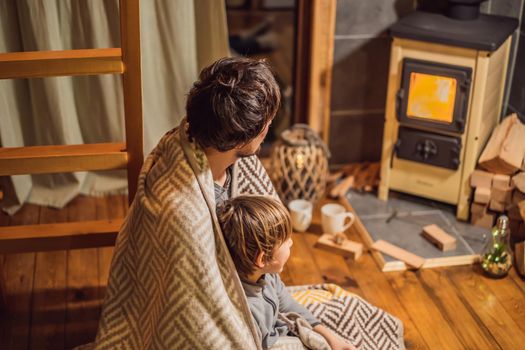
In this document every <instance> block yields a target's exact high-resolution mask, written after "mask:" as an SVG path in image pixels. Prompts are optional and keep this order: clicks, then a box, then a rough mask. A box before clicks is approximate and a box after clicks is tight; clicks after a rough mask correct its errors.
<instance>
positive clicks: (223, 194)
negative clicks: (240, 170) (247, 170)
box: [213, 167, 232, 207]
mask: <svg viewBox="0 0 525 350" xmlns="http://www.w3.org/2000/svg"><path fill="white" fill-rule="evenodd" d="M213 184H214V186H215V187H214V190H215V204H216V206H217V207H218V206H219V205H221V204H222V203H223V202H224V201H226V200H228V199H230V197H231V187H232V167H229V168H228V169H226V181H225V182H224V186H221V185H219V184H217V183H215V182H214V183H213Z"/></svg>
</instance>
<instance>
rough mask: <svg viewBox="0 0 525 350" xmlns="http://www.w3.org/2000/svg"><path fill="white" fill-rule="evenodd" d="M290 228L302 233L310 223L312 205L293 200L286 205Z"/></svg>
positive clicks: (300, 200)
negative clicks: (288, 211)
mask: <svg viewBox="0 0 525 350" xmlns="http://www.w3.org/2000/svg"><path fill="white" fill-rule="evenodd" d="M288 209H290V217H291V219H292V227H293V229H294V230H295V231H297V232H304V231H306V229H307V228H308V227H309V226H310V223H311V222H312V209H313V205H312V203H310V202H309V201H307V200H304V199H294V200H293V201H291V202H290V203H288Z"/></svg>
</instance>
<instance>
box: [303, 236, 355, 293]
mask: <svg viewBox="0 0 525 350" xmlns="http://www.w3.org/2000/svg"><path fill="white" fill-rule="evenodd" d="M302 235H303V237H304V239H305V241H306V242H307V247H308V250H309V253H310V255H311V259H312V262H313V263H314V264H316V265H317V268H318V269H319V271H320V272H321V276H322V278H323V282H325V283H334V284H337V285H339V286H341V287H343V288H344V289H345V290H347V291H349V292H352V293H354V294H357V295H359V296H361V297H362V296H363V292H362V291H361V290H360V289H359V286H358V284H357V282H356V281H355V280H354V279H352V277H351V276H350V271H349V269H348V265H347V264H346V262H345V259H344V258H343V257H342V256H340V255H337V254H334V253H330V252H328V251H325V250H322V249H319V248H315V247H314V246H315V243H316V242H317V239H319V237H320V235H316V234H311V233H303V234H302Z"/></svg>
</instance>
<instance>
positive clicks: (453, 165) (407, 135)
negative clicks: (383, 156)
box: [396, 126, 461, 170]
mask: <svg viewBox="0 0 525 350" xmlns="http://www.w3.org/2000/svg"><path fill="white" fill-rule="evenodd" d="M460 152H461V138H459V137H453V136H446V135H440V134H435V133H432V132H427V131H421V130H417V129H412V128H406V127H402V126H401V127H399V134H398V139H397V143H396V156H397V158H400V159H406V160H411V161H414V162H419V163H425V164H429V165H434V166H438V167H442V168H447V169H453V170H456V169H458V167H459V163H460V160H459V155H460Z"/></svg>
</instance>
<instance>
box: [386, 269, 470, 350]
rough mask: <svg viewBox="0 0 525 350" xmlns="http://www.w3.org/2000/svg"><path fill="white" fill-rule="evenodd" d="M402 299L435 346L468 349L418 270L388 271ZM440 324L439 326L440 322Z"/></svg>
mask: <svg viewBox="0 0 525 350" xmlns="http://www.w3.org/2000/svg"><path fill="white" fill-rule="evenodd" d="M386 276H387V279H388V281H389V282H390V284H391V285H392V286H393V288H394V290H395V292H396V294H397V296H398V298H399V299H400V300H401V302H402V303H403V305H404V307H405V310H406V311H407V313H408V314H409V315H410V317H411V318H412V319H415V320H417V321H415V322H414V323H415V326H416V327H417V329H418V331H419V333H420V334H421V336H422V337H423V339H424V340H425V342H426V343H427V344H428V346H429V347H430V348H431V349H464V348H465V346H464V344H462V343H461V341H460V340H459V339H458V337H457V336H456V334H455V333H454V331H453V330H452V328H451V326H450V325H449V324H448V322H447V320H446V318H445V317H444V316H443V315H442V314H441V311H440V310H439V308H438V307H437V306H436V305H435V304H434V301H433V300H432V298H430V297H429V295H428V294H427V293H426V291H425V290H424V289H423V287H422V286H421V284H420V283H419V280H418V278H417V272H413V271H404V272H389V273H387V274H386ZM437 324H439V325H440V326H439V327H436V325H437Z"/></svg>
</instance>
